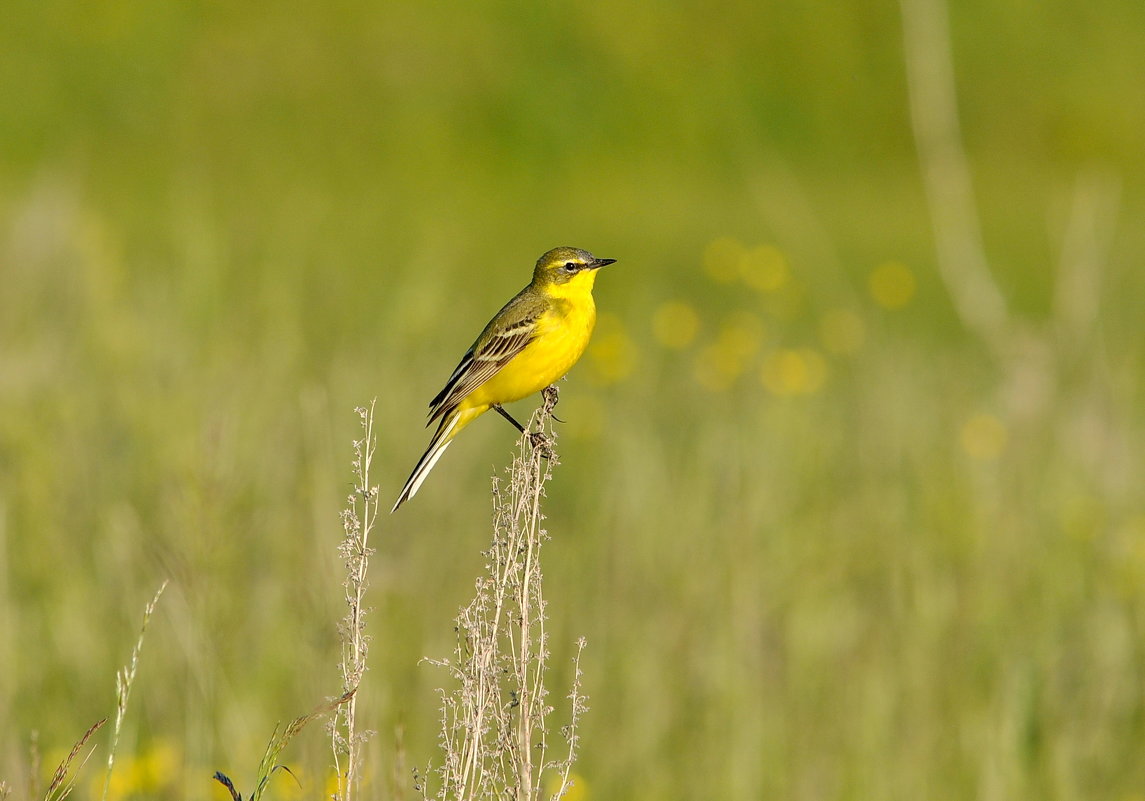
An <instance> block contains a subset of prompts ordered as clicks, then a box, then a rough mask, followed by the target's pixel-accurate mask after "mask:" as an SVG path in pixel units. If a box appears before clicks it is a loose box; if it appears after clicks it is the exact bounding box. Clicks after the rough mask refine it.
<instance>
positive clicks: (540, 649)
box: [419, 388, 586, 801]
mask: <svg viewBox="0 0 1145 801" xmlns="http://www.w3.org/2000/svg"><path fill="white" fill-rule="evenodd" d="M544 397H545V403H544V405H543V406H542V407H541V409H539V410H538V411H537V412H536V414H534V415H533V418H532V420H531V421H530V425H529V429H530V431H532V432H533V433H532V434H526V435H524V436H522V437H521V440H520V443H519V448H518V453H517V455H516V456H515V458H514V459H513V464H512V466H511V468H510V471H509V480H508V481H507V482H502V481H499V480H497V479H494V483H493V541H492V543H491V544H490V547H489V550H487V551H486V552H485V556H486V557H487V560H488V561H487V565H486V568H487V572H486V573H485V574H484V575H483V576H481V577H480V578H479V579H478V580H477V592H476V595H475V596H474V598H473V600H472V601H470V603H469V604H468V605H467V606H466V607H465V608H464V609H462V610H461V612H460V613H459V615H458V617H457V621H456V632H457V648H456V650H455V652H454V656H453V658H452V659H446V660H427V661H429V662H431V664H435V665H438V666H441V667H444V668H446V669H447V670H448V671H449V673H450V675H451V676H452V677H453V678H454V679H456V681H457V682H458V687H457V689H455V690H454V691H453V692H445V691H444V690H443V691H442V731H441V736H440V744H441V748H442V751H443V754H444V764H443V765H442V766H441V767H440V769H438V771H437V775H438V776H439V777H440V787H439V788H438V790H437V793H436V795H435V796H434V797H435V798H437V799H439V801H468V799H493V798H496V799H510V798H511V799H515V801H526V799H528V800H529V801H532V799H538V798H540V797H541V795H542V792H543V790H542V785H541V777H542V774H544V773H546V772H551V773H553V774H555V776H556V777H557V778H558V780H559V781H558V784H559V787H558V790H557V792H556V793H555V794H554V795H553V798H559V797H560V796H561V795H563V794H564V792H565V790H567V788H568V787H569V785H570V781H569V771H570V767H571V764H572V761H573V758H574V757H575V754H576V745H577V737H576V725H577V721H578V719H579V717H580V715H581V714H582V713H583V711H584V710H585V709H586V706H585V703H584V701H585V698H584V695H583V694H582V693H581V691H580V672H579V654H580V650H581V649H582V648H583V644H584V643H583V640H582V641H581V642H580V643H578V647H577V654H578V656H577V663H576V678H575V679H574V686H573V691H572V693H571V694H570V695H569V698H570V699H571V700H572V709H571V722H570V724H569V725H568V726H566V727H565V728H564V729H563V730H562V732H563V734H564V736H565V739H566V741H567V744H568V749H567V752H566V753H565V755H564V756H562V757H561V758H560V759H558V760H555V761H550V759H549V731H548V728H547V719H548V716H549V714H550V713H551V712H552V707H551V706H550V705H549V704H548V701H547V695H548V691H547V690H546V688H545V682H544V679H545V672H546V668H547V664H548V659H549V651H548V635H547V633H546V631H545V621H546V619H547V617H546V608H545V600H544V596H543V593H542V571H541V548H542V545H543V543H544V542H545V540H546V539H548V534H547V533H546V531H545V530H544V529H543V528H541V521H542V520H543V519H544V516H543V514H542V512H541V499H542V498H543V497H544V494H545V492H544V488H545V483H546V482H547V481H548V480H549V478H550V477H551V476H552V468H553V467H554V466H555V465H556V464H557V458H556V454H555V451H554V450H553V444H554V443H555V435H554V433H553V430H552V410H553V407H554V406H555V404H556V391H555V389H554V388H550V390H546V392H545V394H544ZM546 456H547V458H546ZM419 790H420V791H421V792H422V795H423V797H427V798H428V797H429V788H428V787H427V786H426V784H425V782H424V781H421V782H419Z"/></svg>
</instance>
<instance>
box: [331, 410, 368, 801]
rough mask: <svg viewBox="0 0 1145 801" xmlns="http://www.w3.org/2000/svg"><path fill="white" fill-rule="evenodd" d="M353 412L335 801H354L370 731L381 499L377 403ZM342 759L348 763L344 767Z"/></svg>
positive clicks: (334, 739) (334, 742) (334, 735)
mask: <svg viewBox="0 0 1145 801" xmlns="http://www.w3.org/2000/svg"><path fill="white" fill-rule="evenodd" d="M375 402H376V401H373V402H371V403H370V408H369V409H365V408H358V409H356V410H355V411H356V412H357V413H358V417H359V419H360V421H361V426H362V433H363V438H362V439H360V440H356V441H355V442H354V463H353V467H354V491H353V493H351V494H350V497H349V498H348V499H347V501H346V508H345V509H344V510H343V511H342V527H343V531H344V537H343V539H342V543H341V545H340V546H339V549H338V550H339V553H340V554H341V556H342V559H343V562H344V563H345V565H346V581H345V583H344V586H345V589H346V606H347V611H346V617H345V618H344V619H343V621H342V624H341V626H340V627H339V630H340V634H341V637H342V661H341V673H342V692H343V698H345V699H347V700H346V702H345V703H344V704H341V705H339V706H338V708H337V712H336V713H335V716H334V719H333V720H332V721H331V724H330V736H331V746H332V749H333V752H334V768H335V771H336V772H337V775H338V790H337V792H336V794H335V797H336V798H337V799H339V800H340V801H350V799H352V798H353V796H354V793H355V792H356V791H357V790H358V785H359V783H360V772H361V747H362V744H363V743H364V741H365V739H366V737H367V736H368V732H359V731H358V730H357V711H358V695H357V689H358V686H359V684H360V683H361V681H362V676H363V674H365V672H366V658H367V655H368V653H369V647H370V638H369V637H368V636H367V635H366V612H367V611H368V610H367V609H366V607H365V597H366V589H367V587H368V586H369V584H368V581H367V576H368V572H369V566H370V555H371V554H372V553H373V550H372V549H371V548H370V547H369V539H370V532H372V531H373V529H374V525H375V523H376V522H377V519H378V509H379V494H378V488H377V487H376V486H371V485H370V467H371V466H372V464H373V460H374V447H375V444H376V440H375V437H374V403H375ZM343 756H344V757H345V764H344V765H343Z"/></svg>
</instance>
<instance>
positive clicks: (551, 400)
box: [541, 379, 564, 423]
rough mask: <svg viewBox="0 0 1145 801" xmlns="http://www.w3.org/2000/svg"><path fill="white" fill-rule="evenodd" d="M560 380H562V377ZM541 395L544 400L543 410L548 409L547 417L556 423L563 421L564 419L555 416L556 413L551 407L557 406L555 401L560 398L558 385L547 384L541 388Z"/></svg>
mask: <svg viewBox="0 0 1145 801" xmlns="http://www.w3.org/2000/svg"><path fill="white" fill-rule="evenodd" d="M561 380H562V381H563V380H564V379H561ZM541 397H542V398H543V399H544V401H545V410H546V411H548V413H549V417H551V418H553V419H554V420H556V421H557V422H558V423H563V422H564V420H562V419H561V418H559V417H557V416H556V414H554V413H553V409H555V408H556V407H557V401H559V400H560V399H561V390H560V387H558V386H557V385H556V384H549V385H548V386H547V387H545V388H544V389H542V390H541Z"/></svg>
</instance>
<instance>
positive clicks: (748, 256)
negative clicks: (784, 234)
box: [739, 245, 788, 292]
mask: <svg viewBox="0 0 1145 801" xmlns="http://www.w3.org/2000/svg"><path fill="white" fill-rule="evenodd" d="M739 271H740V277H741V278H742V279H743V282H744V283H745V284H747V285H748V286H749V287H751V288H752V289H756V290H759V291H760V292H775V291H776V290H778V289H781V288H782V287H783V285H784V284H786V283H787V278H788V269H787V257H786V256H784V255H783V252H782V251H781V250H780V249H779V248H777V247H774V246H772V245H760V246H759V247H756V248H752V249H751V250H749V251H747V252H746V253H744V254H743V256H742V257H741V258H740V261H739Z"/></svg>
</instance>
